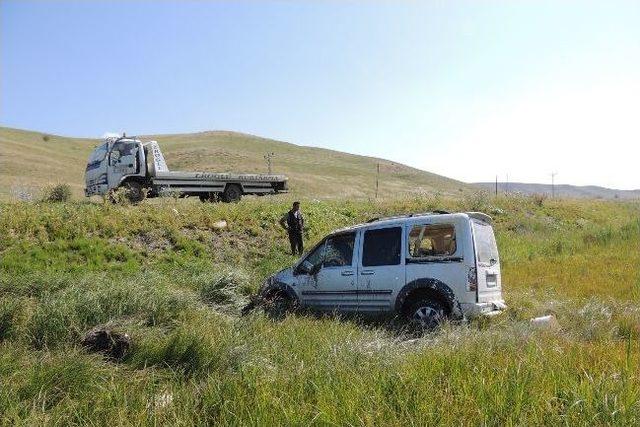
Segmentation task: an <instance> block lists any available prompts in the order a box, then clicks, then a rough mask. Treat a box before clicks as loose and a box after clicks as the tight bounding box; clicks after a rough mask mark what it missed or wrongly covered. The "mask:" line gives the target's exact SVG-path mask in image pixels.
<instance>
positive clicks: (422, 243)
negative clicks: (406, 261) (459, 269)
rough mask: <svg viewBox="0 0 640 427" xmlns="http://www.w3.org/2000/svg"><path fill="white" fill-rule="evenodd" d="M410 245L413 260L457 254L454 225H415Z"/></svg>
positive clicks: (410, 235) (411, 233)
mask: <svg viewBox="0 0 640 427" xmlns="http://www.w3.org/2000/svg"><path fill="white" fill-rule="evenodd" d="M408 243H409V254H410V255H411V257H412V258H424V257H431V256H450V255H453V254H454V253H455V252H456V230H455V227H454V226H453V225H452V224H431V225H414V226H413V228H412V229H411V232H410V233H409V242H408Z"/></svg>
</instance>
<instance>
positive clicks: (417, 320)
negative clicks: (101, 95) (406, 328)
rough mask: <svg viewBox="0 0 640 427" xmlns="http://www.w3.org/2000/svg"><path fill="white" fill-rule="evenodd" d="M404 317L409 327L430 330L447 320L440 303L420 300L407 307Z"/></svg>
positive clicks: (445, 311)
mask: <svg viewBox="0 0 640 427" xmlns="http://www.w3.org/2000/svg"><path fill="white" fill-rule="evenodd" d="M406 317H407V321H408V322H409V324H410V325H411V326H413V327H416V328H419V329H423V330H432V329H435V328H437V327H438V326H440V324H442V322H443V321H444V320H445V319H446V318H447V310H446V308H445V306H444V305H443V304H442V303H441V302H440V301H437V300H434V299H431V298H420V299H418V300H417V301H416V302H414V303H413V304H411V305H410V306H409V309H408V310H407V312H406Z"/></svg>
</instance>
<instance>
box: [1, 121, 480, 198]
mask: <svg viewBox="0 0 640 427" xmlns="http://www.w3.org/2000/svg"><path fill="white" fill-rule="evenodd" d="M141 138H142V140H144V141H147V140H150V139H155V140H157V141H158V142H160V145H161V147H162V150H163V153H164V155H165V158H166V160H167V163H168V165H169V168H170V169H173V170H185V171H200V170H204V171H216V172H229V171H233V172H251V173H256V172H257V173H266V172H267V167H266V163H265V160H264V155H265V154H266V153H275V157H274V160H273V161H274V169H273V171H274V173H283V174H286V175H287V176H288V177H289V184H290V189H291V192H292V193H293V194H295V195H302V196H305V197H318V198H327V197H339V198H354V197H357V198H361V199H362V198H370V197H374V196H375V182H376V166H377V163H380V190H379V195H380V196H381V197H389V196H391V197H397V196H399V195H406V194H421V193H433V192H442V193H447V194H458V193H460V192H461V191H470V190H471V187H470V186H469V185H468V184H464V183H462V182H460V181H456V180H453V179H449V178H445V177H443V176H440V175H436V174H433V173H429V172H425V171H421V170H418V169H414V168H410V167H408V166H405V165H402V164H398V163H393V162H390V161H388V160H381V159H375V158H373V157H365V156H357V155H352V154H347V153H341V152H339V151H332V150H325V149H321V148H314V147H304V146H298V145H294V144H289V143H286V142H281V141H275V140H272V139H266V138H260V137H257V136H252V135H246V134H241V133H237V132H222V131H219V132H200V133H192V134H179V135H155V136H149V137H141ZM100 143H101V141H100V140H98V139H86V138H83V139H80V138H68V137H62V136H54V135H49V138H48V139H47V140H45V139H44V138H43V134H41V133H38V132H30V131H25V130H19V129H11V128H4V127H0V152H1V153H2V154H3V155H2V156H0V198H3V199H10V198H14V199H15V198H36V199H37V198H39V197H42V190H41V189H42V188H43V187H45V186H48V185H50V184H52V183H61V184H68V185H69V186H70V187H71V190H72V191H73V194H74V196H75V197H76V198H77V199H80V198H82V197H83V194H84V193H83V189H84V171H85V167H86V164H87V159H88V157H89V153H91V151H92V150H93V148H94V147H96V146H97V145H99V144H100Z"/></svg>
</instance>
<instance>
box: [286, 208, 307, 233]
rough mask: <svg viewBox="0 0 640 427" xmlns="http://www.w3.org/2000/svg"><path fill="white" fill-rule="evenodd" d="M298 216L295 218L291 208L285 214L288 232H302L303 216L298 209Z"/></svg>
mask: <svg viewBox="0 0 640 427" xmlns="http://www.w3.org/2000/svg"><path fill="white" fill-rule="evenodd" d="M298 215H299V218H296V214H295V212H294V211H293V210H290V211H289V213H288V214H287V227H289V233H302V228H303V226H304V218H303V217H302V212H300V211H298Z"/></svg>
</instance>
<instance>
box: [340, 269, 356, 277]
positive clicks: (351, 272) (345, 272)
mask: <svg viewBox="0 0 640 427" xmlns="http://www.w3.org/2000/svg"><path fill="white" fill-rule="evenodd" d="M340 274H342V275H343V276H353V271H351V270H345V271H343V272H342V273H340Z"/></svg>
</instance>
